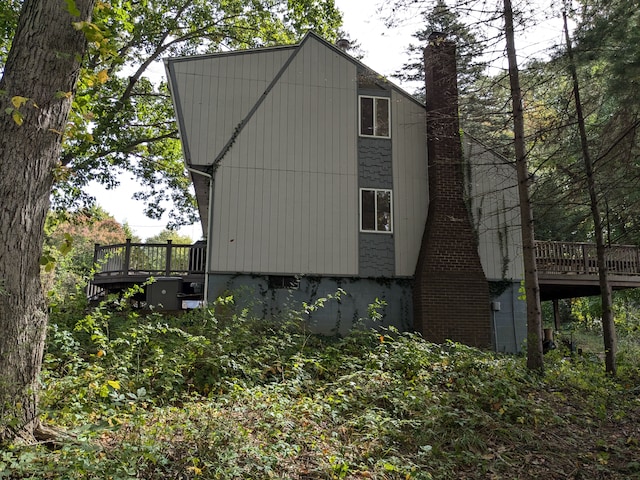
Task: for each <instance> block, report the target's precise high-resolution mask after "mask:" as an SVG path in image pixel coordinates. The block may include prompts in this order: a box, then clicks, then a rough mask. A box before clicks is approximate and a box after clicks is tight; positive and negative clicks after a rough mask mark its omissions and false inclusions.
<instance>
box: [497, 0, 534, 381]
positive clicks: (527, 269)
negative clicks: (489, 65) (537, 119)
mask: <svg viewBox="0 0 640 480" xmlns="http://www.w3.org/2000/svg"><path fill="white" fill-rule="evenodd" d="M504 22H505V39H506V42H507V58H508V61H509V79H510V85H511V99H512V106H513V130H514V147H515V153H516V170H517V172H518V197H519V199H520V218H521V221H522V257H523V260H524V288H525V296H526V302H527V367H529V369H531V370H542V368H543V366H544V361H543V357H542V309H541V307H540V286H539V285H538V271H537V268H536V253H535V235H534V229H533V211H532V208H531V201H530V198H529V182H530V181H529V170H528V168H527V151H526V147H525V139H524V113H523V101H522V93H521V90H520V78H519V70H518V63H517V58H516V49H515V43H514V29H513V11H512V8H511V0H504Z"/></svg>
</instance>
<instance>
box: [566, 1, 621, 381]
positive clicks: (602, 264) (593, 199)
mask: <svg viewBox="0 0 640 480" xmlns="http://www.w3.org/2000/svg"><path fill="white" fill-rule="evenodd" d="M564 28H565V37H566V42H567V55H568V58H569V71H570V73H571V80H572V83H573V99H574V102H575V105H576V115H577V120H578V123H577V126H578V132H579V134H580V147H581V149H582V160H583V162H584V170H585V173H586V176H587V188H588V191H589V206H590V207H591V216H592V218H593V229H594V234H595V239H596V250H597V257H598V277H599V280H600V296H601V298H602V329H603V333H604V344H605V364H606V369H607V372H609V373H611V374H613V375H615V373H616V351H617V345H616V343H617V342H616V329H615V325H614V323H613V299H612V296H611V285H610V283H609V274H608V270H609V269H608V267H607V260H606V255H607V254H606V245H605V243H604V233H603V228H602V217H601V215H600V200H599V199H598V191H597V185H596V183H597V182H596V179H595V174H594V170H593V161H592V159H591V149H590V148H589V141H588V139H587V130H586V127H585V119H584V113H583V110H582V103H581V101H580V87H579V82H578V73H577V71H576V67H575V64H574V63H573V47H572V45H571V39H570V37H569V28H568V27H567V16H566V14H565V15H564Z"/></svg>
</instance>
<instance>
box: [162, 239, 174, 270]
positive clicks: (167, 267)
mask: <svg viewBox="0 0 640 480" xmlns="http://www.w3.org/2000/svg"><path fill="white" fill-rule="evenodd" d="M172 243H173V240H171V239H169V240H167V256H166V258H165V262H164V266H165V276H166V277H169V276H171V250H172V248H171V244H172Z"/></svg>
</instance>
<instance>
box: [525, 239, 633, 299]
mask: <svg viewBox="0 0 640 480" xmlns="http://www.w3.org/2000/svg"><path fill="white" fill-rule="evenodd" d="M536 266H537V269H538V281H539V284H540V299H541V300H553V299H558V298H573V297H585V296H592V295H599V293H600V284H599V280H598V265H597V256H596V246H595V244H592V243H580V242H543V241H537V242H536ZM607 268H608V269H609V279H610V282H611V286H612V288H613V289H614V290H619V289H624V288H636V287H640V248H638V247H636V246H633V245H611V246H609V247H607Z"/></svg>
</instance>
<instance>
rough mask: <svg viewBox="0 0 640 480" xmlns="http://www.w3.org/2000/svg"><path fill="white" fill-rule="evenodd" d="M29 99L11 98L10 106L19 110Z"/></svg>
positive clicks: (18, 96) (17, 96)
mask: <svg viewBox="0 0 640 480" xmlns="http://www.w3.org/2000/svg"><path fill="white" fill-rule="evenodd" d="M27 101H29V99H28V98H27V97H21V96H20V95H16V96H15V97H11V104H12V105H13V106H14V107H15V108H20V107H21V106H22V105H24V104H25V103H27Z"/></svg>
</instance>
